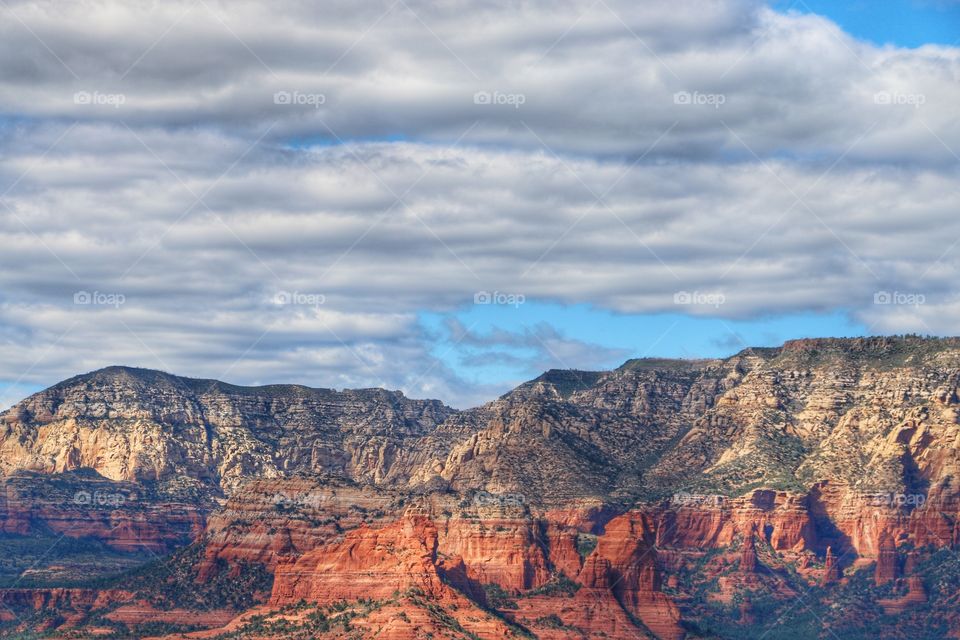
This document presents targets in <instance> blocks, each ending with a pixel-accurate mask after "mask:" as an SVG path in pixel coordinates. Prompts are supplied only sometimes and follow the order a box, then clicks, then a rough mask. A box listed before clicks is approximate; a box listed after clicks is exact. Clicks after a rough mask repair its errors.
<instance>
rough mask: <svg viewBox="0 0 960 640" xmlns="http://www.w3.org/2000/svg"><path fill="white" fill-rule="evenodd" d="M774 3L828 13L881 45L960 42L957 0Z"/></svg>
mask: <svg viewBox="0 0 960 640" xmlns="http://www.w3.org/2000/svg"><path fill="white" fill-rule="evenodd" d="M773 7H774V8H775V9H777V10H779V11H784V10H788V11H790V10H792V11H798V12H801V13H815V14H818V15H822V16H826V17H827V18H830V19H831V20H832V21H834V22H836V23H837V24H838V25H840V26H841V27H842V28H843V30H844V31H846V32H847V33H849V34H851V35H853V36H854V37H856V38H859V39H862V40H869V41H870V42H873V43H875V44H880V45H884V44H893V45H897V46H901V47H919V46H921V45H924V44H943V45H948V46H952V45H956V44H957V43H958V42H960V2H957V1H956V0H873V1H868V0H849V1H846V2H837V1H831V0H777V1H776V2H774V3H773Z"/></svg>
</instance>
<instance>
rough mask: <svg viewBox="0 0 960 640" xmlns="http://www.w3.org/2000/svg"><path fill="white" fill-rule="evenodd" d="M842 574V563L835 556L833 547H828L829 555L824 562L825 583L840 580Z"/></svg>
mask: <svg viewBox="0 0 960 640" xmlns="http://www.w3.org/2000/svg"><path fill="white" fill-rule="evenodd" d="M842 575H843V574H842V573H841V571H840V565H839V563H837V559H836V558H834V557H833V547H827V557H826V559H825V560H824V562H823V580H822V582H823V584H832V583H834V582H838V581H839V580H840V578H841V576H842Z"/></svg>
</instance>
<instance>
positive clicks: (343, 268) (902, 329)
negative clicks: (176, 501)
mask: <svg viewBox="0 0 960 640" xmlns="http://www.w3.org/2000/svg"><path fill="white" fill-rule="evenodd" d="M0 61H2V64H0V247H2V251H0V386H2V390H0V404H2V405H9V404H11V403H13V402H16V401H17V400H19V399H20V398H22V397H23V396H24V395H26V394H28V393H31V392H33V391H36V390H38V389H40V388H43V387H45V386H48V385H50V384H53V383H55V382H57V381H59V380H61V379H64V378H67V377H70V376H72V375H76V374H78V373H82V372H86V371H91V370H94V369H97V368H100V367H103V366H108V365H113V364H123V365H130V366H141V367H148V368H155V369H162V370H165V371H169V372H171V373H176V374H179V375H185V376H191V377H209V378H217V379H222V380H226V381H229V382H233V383H237V384H267V383H279V382H295V383H300V384H307V385H311V386H316V387H333V388H348V387H370V386H382V387H386V388H390V389H399V390H402V391H403V392H404V393H406V394H408V395H410V396H412V397H418V398H423V397H430V398H439V399H441V400H443V401H444V402H446V403H448V404H450V405H452V406H455V407H461V408H465V407H469V406H475V405H477V404H480V403H482V402H486V401H489V400H492V399H494V398H496V397H497V396H498V395H500V394H502V393H504V392H505V391H507V390H509V389H510V388H512V387H513V386H515V385H516V384H518V383H520V382H522V381H524V380H528V379H531V378H533V377H536V376H537V375H539V374H540V373H541V372H542V371H544V370H547V369H551V368H577V369H589V370H598V369H609V368H613V367H616V366H618V365H620V364H621V363H623V362H624V361H625V360H627V359H630V358H637V357H681V358H707V357H724V356H728V355H731V354H733V353H736V352H738V351H740V350H742V349H744V348H746V347H748V346H775V345H779V344H781V343H782V342H783V341H785V340H788V339H792V338H800V337H811V336H857V335H872V334H897V333H921V334H930V335H954V334H956V333H957V330H956V326H957V323H958V320H960V299H958V297H957V292H956V273H957V271H956V267H957V265H958V261H960V247H958V244H960V216H958V215H957V213H958V204H960V187H958V185H960V181H958V179H957V178H958V175H957V174H958V168H960V155H958V152H960V111H958V110H957V108H956V105H957V104H960V3H957V2H950V1H947V0H914V1H911V0H893V1H890V2H882V3H868V2H860V1H852V2H844V3H840V2H820V1H818V0H797V1H795V2H780V1H776V2H772V3H768V2H763V1H761V0H696V1H694V0H678V1H677V2H671V3H661V2H636V1H633V0H622V1H618V0H575V1H562V2H547V1H546V0H543V1H540V0H529V1H527V2H522V3H519V2H515V1H512V0H485V1H483V2H479V1H476V0H474V1H472V2H467V1H464V0H450V1H446V2H439V3H438V2H428V1H426V0H422V1H416V0H353V1H351V2H338V1H336V0H334V1H332V2H327V3H323V6H322V8H320V7H319V6H317V5H316V3H310V2H306V1H303V2H300V1H297V0H289V1H287V2H284V3H281V4H279V5H278V4H276V3H267V2H263V1H261V0H241V1H238V2H229V3H227V2H215V1H214V0H186V1H181V0H172V1H171V2H163V3H156V2H147V1H145V0H144V1H143V2H136V1H134V2H120V1H119V0H90V1H89V2H84V3H66V2H47V1H23V0H8V1H7V2H4V3H2V6H0Z"/></svg>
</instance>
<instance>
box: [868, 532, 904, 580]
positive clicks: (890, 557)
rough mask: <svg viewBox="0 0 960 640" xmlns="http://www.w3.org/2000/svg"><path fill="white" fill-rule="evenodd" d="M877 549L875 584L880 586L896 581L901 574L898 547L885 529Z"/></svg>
mask: <svg viewBox="0 0 960 640" xmlns="http://www.w3.org/2000/svg"><path fill="white" fill-rule="evenodd" d="M877 549H878V551H877V568H876V570H875V571H874V582H875V583H876V584H877V586H880V585H884V584H887V583H888V582H891V581H893V580H896V579H897V575H898V573H899V571H898V566H897V565H898V561H899V557H898V555H897V546H896V544H895V543H894V541H893V536H892V535H891V534H890V532H889V531H888V530H886V529H884V530H883V532H881V534H880V537H879V539H878V541H877Z"/></svg>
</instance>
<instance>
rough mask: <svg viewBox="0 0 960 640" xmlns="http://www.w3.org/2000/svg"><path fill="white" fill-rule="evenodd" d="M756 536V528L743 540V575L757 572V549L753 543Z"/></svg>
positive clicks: (741, 566) (741, 559) (751, 529)
mask: <svg viewBox="0 0 960 640" xmlns="http://www.w3.org/2000/svg"><path fill="white" fill-rule="evenodd" d="M756 534H757V529H756V527H755V526H754V527H751V528H750V533H749V534H748V535H747V537H746V538H744V539H743V546H742V548H741V549H740V571H741V572H742V573H754V572H755V571H756V570H757V549H756V547H755V546H754V541H753V539H754V536H756Z"/></svg>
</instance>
